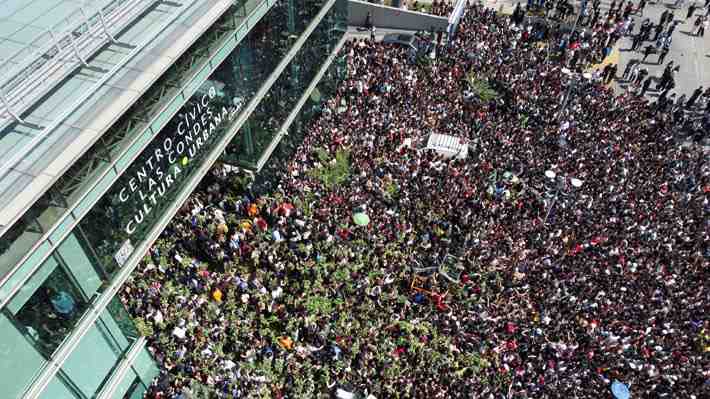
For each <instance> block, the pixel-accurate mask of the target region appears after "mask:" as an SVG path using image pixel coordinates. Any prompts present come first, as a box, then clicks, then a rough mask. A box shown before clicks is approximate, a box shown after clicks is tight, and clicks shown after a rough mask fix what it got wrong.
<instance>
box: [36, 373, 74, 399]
mask: <svg viewBox="0 0 710 399" xmlns="http://www.w3.org/2000/svg"><path fill="white" fill-rule="evenodd" d="M39 397H40V398H41V399H77V398H80V396H78V395H75V394H74V392H73V391H72V390H71V389H69V387H68V386H67V384H66V382H65V381H64V378H63V377H62V376H61V375H60V374H59V373H57V374H56V375H55V376H54V378H52V381H50V383H49V385H47V388H45V389H44V391H42V393H41V394H40V396H39Z"/></svg>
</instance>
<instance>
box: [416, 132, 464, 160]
mask: <svg viewBox="0 0 710 399" xmlns="http://www.w3.org/2000/svg"><path fill="white" fill-rule="evenodd" d="M426 149H427V150H434V151H436V152H438V153H439V154H441V155H443V156H445V157H447V158H452V157H456V158H458V159H465V158H467V157H468V142H467V141H466V140H464V139H461V138H459V137H454V136H449V135H446V134H437V133H432V135H431V136H429V140H428V141H427V145H426Z"/></svg>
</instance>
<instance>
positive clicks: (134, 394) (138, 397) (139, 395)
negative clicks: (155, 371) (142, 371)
mask: <svg viewBox="0 0 710 399" xmlns="http://www.w3.org/2000/svg"><path fill="white" fill-rule="evenodd" d="M146 390H147V389H146V387H145V385H143V383H142V382H141V380H140V378H138V377H136V378H135V379H134V380H133V382H132V383H131V386H130V387H129V388H128V391H126V393H125V395H121V396H114V398H115V399H121V398H123V399H143V395H144V394H145V391H146Z"/></svg>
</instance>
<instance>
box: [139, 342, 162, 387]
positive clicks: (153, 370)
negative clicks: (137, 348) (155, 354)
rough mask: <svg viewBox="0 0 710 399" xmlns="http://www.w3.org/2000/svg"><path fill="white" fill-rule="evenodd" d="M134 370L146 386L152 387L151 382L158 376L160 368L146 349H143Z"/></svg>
mask: <svg viewBox="0 0 710 399" xmlns="http://www.w3.org/2000/svg"><path fill="white" fill-rule="evenodd" d="M133 369H134V370H135V371H136V374H138V376H139V377H140V378H141V380H142V381H143V383H144V384H146V385H150V383H151V381H153V379H154V378H155V377H157V376H158V367H156V365H155V362H154V361H153V358H152V357H150V354H149V353H148V351H147V350H146V349H145V348H143V350H142V351H141V352H140V353H139V354H138V357H136V360H135V361H134V362H133Z"/></svg>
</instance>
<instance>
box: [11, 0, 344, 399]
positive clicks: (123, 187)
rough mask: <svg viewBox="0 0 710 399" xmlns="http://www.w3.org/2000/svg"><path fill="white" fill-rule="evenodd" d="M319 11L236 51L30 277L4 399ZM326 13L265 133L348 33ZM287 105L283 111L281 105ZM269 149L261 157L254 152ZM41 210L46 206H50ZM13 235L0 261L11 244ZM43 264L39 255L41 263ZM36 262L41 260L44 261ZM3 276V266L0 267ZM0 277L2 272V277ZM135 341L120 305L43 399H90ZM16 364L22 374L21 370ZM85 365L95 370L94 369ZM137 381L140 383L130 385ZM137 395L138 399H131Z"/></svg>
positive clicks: (18, 313)
mask: <svg viewBox="0 0 710 399" xmlns="http://www.w3.org/2000/svg"><path fill="white" fill-rule="evenodd" d="M322 3H323V1H321V0H317V1H313V0H298V1H296V0H292V1H287V2H282V3H280V4H278V5H275V6H274V8H272V10H271V11H269V12H268V14H267V15H266V16H265V17H264V18H263V19H262V20H261V22H260V23H259V24H258V25H257V26H256V27H255V28H254V29H253V30H252V31H251V32H250V33H249V34H248V35H247V37H246V38H245V39H244V40H243V42H241V43H240V44H239V46H238V47H237V48H236V49H235V50H234V51H233V52H232V53H231V54H230V55H228V56H227V57H226V59H225V60H224V62H222V64H221V65H220V66H219V67H218V68H217V69H216V70H215V71H214V72H213V73H212V74H211V75H210V76H209V77H208V78H207V80H206V81H205V82H204V84H202V85H201V86H200V88H199V89H198V90H197V91H196V92H195V94H194V95H193V96H192V97H191V98H190V99H189V100H188V101H187V103H186V104H185V105H184V106H183V107H182V108H181V109H180V110H179V111H178V112H177V114H176V116H175V117H173V119H172V120H170V121H168V122H167V127H165V128H163V129H162V130H161V131H160V132H158V133H157V134H155V135H154V136H153V137H152V141H151V143H150V144H149V145H148V147H147V148H146V149H145V150H144V151H143V152H142V153H141V154H140V155H139V156H138V158H137V159H136V160H135V161H134V162H133V163H132V164H131V166H130V167H128V169H127V170H126V171H125V172H124V173H123V174H122V175H121V176H120V177H119V178H118V179H117V181H115V182H114V183H113V184H112V185H111V188H110V189H109V190H108V192H107V193H106V194H104V195H103V196H102V197H101V198H100V199H99V201H98V203H97V204H95V205H94V206H93V207H92V208H91V210H89V212H88V214H87V215H86V216H85V217H84V218H83V219H82V221H81V222H80V223H79V225H78V226H77V227H76V228H74V230H73V231H72V232H71V233H69V235H68V236H67V237H66V238H65V239H64V240H63V241H62V242H61V243H60V244H59V245H58V246H57V247H55V248H56V250H54V252H53V253H51V254H50V255H49V257H48V258H47V259H46V260H45V261H44V262H43V263H42V264H41V265H40V266H39V267H38V268H37V269H36V270H33V271H32V275H31V277H30V278H29V280H27V281H26V283H25V284H24V285H23V286H22V287H21V288H20V290H19V291H18V292H16V293H13V296H12V297H11V298H9V302H8V303H7V305H6V306H4V308H3V309H2V310H0V383H1V385H2V387H3V391H2V392H3V398H4V397H8V398H14V397H18V395H21V394H22V392H24V390H25V389H26V388H27V386H28V384H30V383H31V382H32V380H33V379H34V378H35V377H36V375H37V374H38V372H39V371H40V370H41V369H42V368H43V367H44V366H45V365H46V364H47V361H48V360H49V359H51V358H52V356H54V354H55V353H56V351H57V350H58V349H59V348H61V347H62V345H63V344H64V343H65V342H66V340H67V338H68V337H69V336H70V335H71V334H72V332H74V331H75V329H76V328H77V326H78V325H79V324H80V323H82V320H84V319H85V318H86V316H87V309H90V308H91V307H92V306H93V305H92V304H93V303H95V301H96V300H97V299H98V297H99V296H100V295H101V293H102V292H103V289H104V288H105V287H107V286H108V284H109V283H110V282H111V279H112V277H113V276H114V275H115V273H116V272H117V271H118V270H119V269H120V268H121V267H122V266H123V265H124V263H125V261H126V259H127V258H128V257H129V256H130V255H131V254H132V252H133V249H134V248H135V247H137V246H138V244H139V243H141V242H142V241H144V240H145V239H146V237H147V235H148V234H149V232H150V231H151V230H152V229H153V228H154V227H155V225H156V223H157V222H158V221H159V220H160V219H162V218H163V217H164V215H165V212H166V210H167V208H168V207H169V206H170V205H171V204H172V203H173V202H174V201H175V199H176V196H177V194H178V192H179V191H180V188H181V187H182V186H183V184H184V183H185V182H186V181H188V180H189V179H192V178H193V177H194V173H195V171H196V169H197V167H198V166H199V165H200V164H202V163H203V162H204V159H205V157H206V155H207V154H208V153H209V152H210V150H211V149H212V148H214V146H215V145H216V143H218V142H219V141H220V140H221V139H223V137H224V135H225V134H226V133H227V132H228V130H229V128H230V127H231V125H232V124H233V122H234V121H235V119H236V118H237V117H238V115H240V112H241V111H242V108H243V107H244V106H245V105H246V104H247V103H248V101H250V100H251V99H252V98H253V96H254V95H255V93H256V92H257V91H258V89H259V88H260V87H261V85H262V84H263V83H264V82H266V80H267V79H268V77H269V76H270V75H271V73H272V72H273V70H274V69H275V68H276V66H277V65H278V63H279V62H280V61H281V60H282V59H283V57H284V56H285V55H286V54H287V53H288V51H289V50H290V48H291V47H290V46H291V45H292V44H293V43H294V42H295V41H296V40H297V39H298V37H299V36H300V35H301V34H302V33H303V31H304V29H305V28H306V27H307V26H308V25H309V23H310V22H311V20H312V19H313V17H314V16H315V15H316V14H317V13H318V12H319V10H320V8H321V6H322ZM339 9H340V11H338V12H337V13H336V12H335V11H333V10H331V11H330V12H329V14H328V16H327V17H326V18H325V19H324V20H323V21H324V22H322V23H321V24H320V25H319V26H318V28H317V29H316V31H314V32H313V34H312V35H311V36H310V37H309V38H308V41H307V42H306V43H305V45H304V47H303V50H302V51H301V52H299V54H298V55H297V57H296V58H295V59H294V61H293V62H292V63H291V64H290V65H289V66H288V68H287V69H286V70H285V72H284V75H283V76H281V77H280V78H279V79H278V80H277V81H276V83H275V84H274V86H273V88H272V89H271V91H270V93H269V96H268V98H267V99H265V100H264V104H263V105H260V106H259V107H258V109H257V112H256V114H254V116H253V118H256V120H257V122H255V125H260V126H266V125H265V121H266V120H267V119H268V113H269V112H274V113H275V117H277V118H279V119H281V120H283V119H284V118H285V117H286V116H287V115H288V112H287V110H283V109H276V106H277V105H279V104H280V106H282V107H293V105H294V104H295V103H296V102H297V100H298V98H299V96H300V93H302V92H303V91H304V89H305V87H306V86H307V85H308V84H309V82H310V81H311V80H312V78H313V76H314V75H315V73H316V72H317V71H318V69H319V67H320V65H319V64H318V63H317V62H316V61H322V60H323V59H325V58H326V57H327V55H328V53H329V51H330V50H331V49H332V46H333V45H334V43H336V42H337V39H339V38H340V37H341V36H342V32H343V31H344V24H345V13H344V12H343V11H342V9H343V7H341V8H339ZM279 96H281V97H282V99H281V101H282V102H281V103H279V102H278V97H279ZM259 148H264V147H263V145H261V147H258V148H256V147H255V150H258V149H259ZM46 197H47V198H45V199H43V201H44V202H43V203H46V204H45V205H47V204H48V206H50V207H53V206H57V207H59V206H61V208H62V209H66V207H67V204H66V203H65V202H62V199H63V198H65V197H63V196H57V194H56V192H54V191H53V192H52V193H49V194H47V196H46ZM45 208H46V207H45ZM42 220H43V219H42V217H40V215H39V214H33V213H32V212H30V213H28V216H27V220H26V223H25V224H26V226H29V227H28V229H29V230H28V231H32V233H33V234H36V235H37V236H41V234H43V233H44V232H46V231H47V229H48V228H50V227H51V224H52V223H51V222H46V223H45V225H42V223H43V222H42ZM12 237H14V236H6V237H5V238H8V239H7V240H5V239H4V240H3V244H4V246H2V245H0V253H1V252H3V251H7V250H8V248H10V247H11V246H12V245H14V244H13V242H12V240H13V238H12ZM40 255H41V254H40ZM40 255H38V256H40ZM0 269H2V267H0ZM0 271H1V270H0ZM137 339H138V333H137V332H136V331H135V328H134V324H133V322H132V320H131V319H130V317H129V316H128V315H127V314H126V312H125V310H124V308H123V306H122V305H121V304H120V303H119V302H117V301H116V300H115V299H114V300H113V301H112V302H111V304H110V305H109V306H108V307H107V308H106V309H105V310H104V311H103V312H102V313H101V315H100V317H99V319H98V320H97V321H96V322H94V323H93V324H92V325H91V327H90V328H89V330H88V332H87V333H86V335H85V336H84V337H82V339H81V340H80V341H79V342H78V345H77V346H76V348H74V349H73V351H72V353H71V354H70V356H69V358H68V359H67V360H66V362H65V363H64V364H63V366H62V368H61V370H59V372H58V374H57V375H56V376H55V378H54V379H53V380H52V382H51V383H50V385H49V387H48V390H47V391H46V393H47V395H49V396H46V395H44V396H43V397H57V398H59V397H94V396H95V395H96V394H97V393H98V392H100V391H101V389H103V387H104V386H105V384H106V382H107V379H108V378H109V377H110V375H111V374H112V371H113V370H114V369H115V368H116V367H117V366H118V364H119V363H120V361H121V359H122V358H123V356H124V355H125V353H126V352H127V351H128V350H129V349H130V348H131V347H132V345H133V344H134V343H135V342H136V340H137ZM18 359H21V361H22V367H19V368H18V367H17V362H18ZM141 359H142V360H141V362H142V363H141V364H142V365H143V366H142V368H141V369H140V370H139V369H138V368H135V370H134V372H135V377H130V378H129V379H127V380H126V381H124V382H123V383H125V389H126V392H127V393H126V394H127V395H129V397H134V396H135V397H137V396H139V395H140V393H141V392H143V390H144V389H145V385H146V380H145V376H146V375H151V373H153V371H154V370H153V369H151V367H152V368H154V364H153V362H152V360H151V359H150V356H149V355H147V352H146V353H145V354H143V355H142V358H141ZM87 364H91V365H92V367H91V368H90V370H89V369H87ZM136 378H139V379H140V380H141V383H135V381H134V380H135V379H136ZM131 395H133V396H131Z"/></svg>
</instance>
